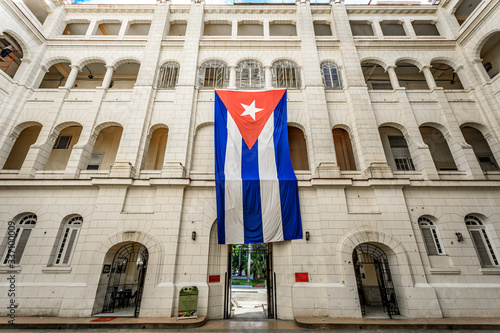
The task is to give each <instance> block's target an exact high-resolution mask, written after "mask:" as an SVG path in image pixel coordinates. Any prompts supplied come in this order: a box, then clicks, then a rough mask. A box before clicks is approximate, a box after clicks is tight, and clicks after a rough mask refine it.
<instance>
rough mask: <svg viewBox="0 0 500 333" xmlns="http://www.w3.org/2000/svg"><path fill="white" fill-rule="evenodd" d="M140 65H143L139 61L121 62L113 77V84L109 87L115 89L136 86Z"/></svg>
mask: <svg viewBox="0 0 500 333" xmlns="http://www.w3.org/2000/svg"><path fill="white" fill-rule="evenodd" d="M140 67H141V65H140V64H138V63H125V64H121V65H120V66H118V67H117V68H116V70H115V71H114V73H113V78H112V79H111V84H110V85H109V87H110V88H113V89H132V88H134V85H135V82H136V81H137V75H138V74H139V68H140Z"/></svg>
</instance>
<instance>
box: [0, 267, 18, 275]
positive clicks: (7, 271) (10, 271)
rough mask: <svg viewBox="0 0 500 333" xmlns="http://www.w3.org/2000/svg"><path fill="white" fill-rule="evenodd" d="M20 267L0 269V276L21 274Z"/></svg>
mask: <svg viewBox="0 0 500 333" xmlns="http://www.w3.org/2000/svg"><path fill="white" fill-rule="evenodd" d="M21 269H22V267H21V266H19V265H16V266H14V268H10V267H9V266H2V267H0V274H18V273H21Z"/></svg>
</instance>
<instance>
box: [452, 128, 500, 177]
mask: <svg viewBox="0 0 500 333" xmlns="http://www.w3.org/2000/svg"><path fill="white" fill-rule="evenodd" d="M460 129H461V130H462V134H463V136H464V139H465V142H467V143H468V144H470V145H471V146H472V150H473V151H474V155H476V158H477V160H478V162H479V165H480V166H481V169H482V170H483V171H484V172H486V171H498V170H500V169H499V168H498V163H497V161H496V159H495V156H493V153H492V152H491V149H490V146H489V145H488V141H486V139H485V138H484V136H483V133H481V132H480V131H479V130H477V129H475V128H474V127H470V126H462V127H460Z"/></svg>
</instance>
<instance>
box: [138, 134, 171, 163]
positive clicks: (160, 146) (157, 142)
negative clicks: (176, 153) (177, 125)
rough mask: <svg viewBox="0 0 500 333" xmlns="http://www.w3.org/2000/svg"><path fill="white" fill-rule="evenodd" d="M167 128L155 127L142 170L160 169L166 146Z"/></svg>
mask: <svg viewBox="0 0 500 333" xmlns="http://www.w3.org/2000/svg"><path fill="white" fill-rule="evenodd" d="M167 139H168V128H164V127H162V128H157V129H155V130H154V132H153V134H152V135H151V139H150V140H149V146H148V153H147V156H146V162H145V164H144V170H161V168H162V167H163V161H164V160H165V149H166V148H167Z"/></svg>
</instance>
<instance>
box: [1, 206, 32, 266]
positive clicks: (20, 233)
mask: <svg viewBox="0 0 500 333" xmlns="http://www.w3.org/2000/svg"><path fill="white" fill-rule="evenodd" d="M35 225H36V215H35V214H29V215H25V216H24V217H23V218H21V219H20V220H19V222H17V225H16V232H15V235H14V247H13V248H10V247H7V249H6V251H5V253H4V256H3V260H2V264H3V265H6V264H7V262H8V261H9V256H10V254H11V253H12V252H11V251H14V263H15V264H17V265H18V264H19V263H20V262H21V258H22V256H23V253H24V250H25V248H26V245H27V244H28V240H29V237H30V235H31V230H32V229H33V228H35Z"/></svg>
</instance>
